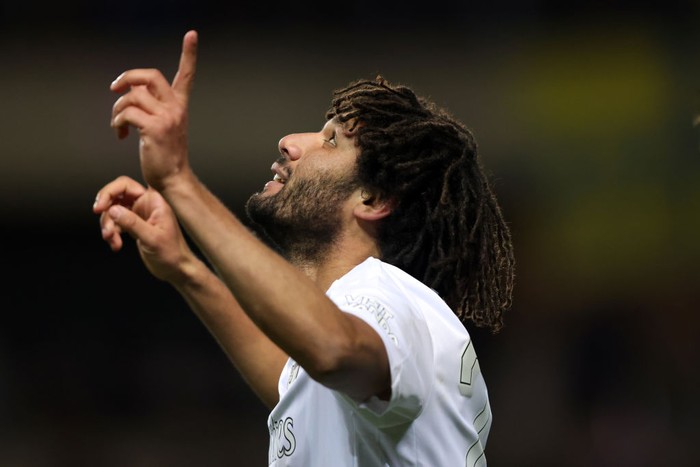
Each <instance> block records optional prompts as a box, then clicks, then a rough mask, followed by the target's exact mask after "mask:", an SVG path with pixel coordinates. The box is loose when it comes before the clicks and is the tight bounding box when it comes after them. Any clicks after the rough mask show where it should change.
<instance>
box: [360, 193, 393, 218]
mask: <svg viewBox="0 0 700 467" xmlns="http://www.w3.org/2000/svg"><path fill="white" fill-rule="evenodd" d="M392 209H393V203H392V202H391V200H388V199H383V198H380V197H378V196H375V195H373V194H371V193H370V192H368V191H367V190H361V191H360V192H359V196H358V201H357V203H356V204H355V208H354V209H353V214H354V215H355V217H357V218H358V219H361V220H365V221H377V220H379V219H383V218H385V217H386V216H388V215H389V214H391V211H392Z"/></svg>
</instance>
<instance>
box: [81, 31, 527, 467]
mask: <svg viewBox="0 0 700 467" xmlns="http://www.w3.org/2000/svg"><path fill="white" fill-rule="evenodd" d="M196 47H197V33H196V32H195V31H189V32H188V33H187V34H185V37H184V39H183V50H182V55H181V58H180V65H179V68H178V72H177V74H176V76H175V78H174V80H173V82H172V84H170V83H168V82H167V81H166V79H165V78H164V77H163V75H162V74H161V73H160V72H159V71H157V70H152V69H135V70H129V71H126V72H125V73H123V74H122V75H120V76H119V77H118V78H117V79H116V80H115V81H114V82H113V83H112V85H111V89H112V90H113V91H115V92H118V93H123V94H122V96H121V97H120V98H119V99H118V100H117V101H116V102H115V104H114V107H113V111H112V121H111V125H112V126H113V127H114V128H115V129H116V131H117V133H118V135H119V137H122V138H123V137H125V136H126V135H127V134H128V131H129V128H130V127H135V128H137V129H138V131H139V137H140V144H139V151H140V161H141V169H142V174H143V177H144V179H145V181H146V183H147V187H144V186H142V185H141V184H140V183H138V182H136V181H134V180H132V179H130V178H127V177H119V178H117V179H115V180H114V181H112V182H111V183H109V184H107V185H106V186H105V187H103V188H102V189H101V190H100V192H99V193H98V197H97V199H96V201H95V204H94V207H93V209H94V212H95V213H97V214H99V215H100V223H101V227H102V237H103V238H104V240H105V241H106V242H107V243H108V244H109V245H110V246H111V248H112V249H113V250H115V251H118V250H119V249H120V248H121V247H122V245H123V238H122V234H123V233H128V234H130V235H131V236H133V237H134V238H135V239H136V240H137V245H138V249H139V253H140V255H141V258H142V259H143V261H144V263H145V265H146V266H147V267H148V269H149V270H150V271H151V272H152V273H153V274H154V275H155V276H156V277H158V278H160V279H163V280H165V281H167V282H169V283H170V284H172V285H173V286H174V287H175V288H176V289H177V290H178V292H179V293H180V294H181V295H182V296H183V297H184V299H185V300H186V301H187V303H188V304H189V305H190V307H191V308H192V309H193V310H194V312H195V313H196V314H197V315H198V316H199V318H200V319H201V320H202V322H203V323H204V324H205V325H206V326H207V328H208V329H209V330H210V331H211V333H212V334H213V336H214V337H215V338H216V339H217V341H218V342H219V344H220V345H221V347H222V348H223V350H224V351H225V352H226V353H227V355H228V356H229V358H230V359H231V361H232V362H233V364H234V365H235V366H236V368H237V369H238V370H239V371H240V373H241V375H242V376H243V377H244V378H245V380H246V381H247V382H248V384H249V385H250V387H251V388H252V389H253V390H254V391H255V393H256V394H257V395H258V396H259V397H260V398H261V400H262V401H263V402H264V403H265V404H266V405H267V406H269V407H270V408H271V409H272V412H271V414H270V417H269V419H268V426H269V430H270V449H269V464H270V465H274V466H282V465H295V466H304V467H309V466H331V465H332V466H346V465H347V466H384V465H390V466H405V465H421V466H431V467H435V466H450V467H451V466H455V465H469V466H472V465H485V463H486V460H485V456H484V446H485V444H486V440H487V437H488V432H489V428H490V425H491V410H490V406H489V401H488V393H487V390H486V385H485V382H484V379H483V377H482V375H481V372H480V369H479V365H478V360H477V358H476V353H475V351H474V346H473V345H472V342H471V340H470V337H469V334H468V332H467V330H466V329H465V327H464V325H463V323H466V322H473V323H475V324H476V325H478V326H486V327H490V328H491V329H492V330H494V332H495V331H498V330H499V328H500V327H501V325H502V313H503V312H504V311H505V310H506V309H507V308H508V307H509V306H510V302H511V294H512V287H513V268H514V260H513V252H512V245H511V240H510V233H509V230H508V228H507V225H506V223H505V221H504V220H503V217H502V215H501V211H500V208H499V206H498V203H497V201H496V198H495V196H494V194H493V192H492V190H491V188H490V186H489V183H488V181H487V180H486V177H485V176H484V174H483V172H482V169H481V168H480V165H479V162H478V160H477V154H476V145H475V142H474V141H473V138H472V136H471V134H470V133H469V131H467V130H466V129H465V128H464V127H463V125H461V124H460V123H458V122H457V121H455V120H454V119H453V118H452V117H450V116H449V115H448V114H447V113H446V112H444V111H443V110H440V109H438V108H436V107H435V106H434V105H433V104H431V103H429V102H427V101H425V100H423V99H421V98H418V97H416V96H415V94H414V93H413V92H412V91H411V90H410V89H408V88H407V87H403V86H392V85H390V84H388V83H387V82H386V81H384V80H383V79H381V78H377V79H376V80H373V81H359V82H356V83H353V84H352V85H351V86H349V87H348V88H346V89H344V90H341V91H338V92H336V93H335V95H334V99H333V102H332V105H331V107H330V110H329V111H328V113H327V121H326V123H325V125H324V126H323V128H322V129H321V131H319V132H317V133H303V134H293V135H288V136H286V137H284V138H282V139H281V140H280V142H279V151H280V157H279V159H278V160H277V161H276V162H275V163H274V164H273V165H272V173H273V179H272V180H271V181H269V182H267V183H266V184H265V187H264V188H263V190H262V191H261V192H260V193H257V194H254V195H253V196H252V197H251V198H250V200H249V201H248V203H247V204H246V210H247V213H248V214H249V216H250V218H251V220H252V221H253V222H254V223H255V225H256V226H258V227H259V232H260V235H265V236H266V240H267V241H266V242H263V241H261V240H260V237H259V236H257V235H256V234H253V233H251V232H250V231H249V230H248V228H247V227H246V226H244V224H242V223H241V222H240V221H239V220H238V219H237V218H236V217H235V216H234V215H233V214H232V213H231V212H230V211H229V210H228V209H227V208H226V207H225V206H224V205H223V204H222V203H221V202H220V201H219V200H218V199H217V198H216V197H215V196H214V195H213V194H212V193H211V192H210V191H209V190H208V189H207V188H206V187H205V186H204V184H202V183H201V182H200V181H199V180H198V179H197V177H196V175H195V174H194V173H193V171H192V168H191V166H190V164H189V160H188V150H187V104H188V98H189V95H190V92H191V89H192V85H193V80H194V73H195V65H196ZM179 225H182V226H183V227H184V229H185V230H186V231H187V232H188V234H189V235H190V237H191V238H192V240H193V241H194V242H195V244H196V245H197V246H198V248H199V249H201V251H202V252H203V253H204V255H205V256H206V258H207V260H208V262H209V263H210V264H211V266H212V267H213V269H214V271H212V270H210V269H208V267H207V265H205V263H204V262H203V261H201V260H200V259H198V258H197V256H196V255H195V254H194V253H193V252H192V251H191V250H190V248H189V247H188V245H187V243H186V242H185V240H184V238H183V235H182V233H181V231H180V230H179ZM441 297H442V298H441Z"/></svg>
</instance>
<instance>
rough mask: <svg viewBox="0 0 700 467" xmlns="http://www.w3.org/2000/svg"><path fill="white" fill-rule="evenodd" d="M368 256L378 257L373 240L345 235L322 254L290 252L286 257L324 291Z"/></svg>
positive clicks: (377, 250) (377, 249)
mask: <svg viewBox="0 0 700 467" xmlns="http://www.w3.org/2000/svg"><path fill="white" fill-rule="evenodd" d="M370 256H373V257H375V258H379V257H380V251H379V248H378V247H377V245H376V244H375V243H374V242H367V241H364V239H358V238H357V237H355V238H348V237H345V238H344V239H338V240H337V241H336V242H334V243H333V245H331V247H330V248H328V249H327V250H326V252H325V254H323V255H318V254H314V255H313V256H312V257H308V256H300V255H297V254H291V255H289V256H288V258H287V259H288V260H289V261H290V262H291V263H292V264H293V265H294V266H296V267H297V268H298V269H299V270H301V271H302V272H303V273H304V274H306V275H307V276H308V277H309V278H310V279H311V280H312V281H314V282H315V283H316V285H318V287H319V288H320V289H321V290H323V291H324V292H325V291H326V290H328V288H329V287H330V286H331V284H333V282H334V281H336V280H338V279H340V278H341V277H343V276H344V275H345V274H347V273H348V272H350V271H351V270H352V269H353V268H354V267H355V266H357V265H358V264H360V263H362V262H363V261H365V260H366V259H367V258H369V257H370Z"/></svg>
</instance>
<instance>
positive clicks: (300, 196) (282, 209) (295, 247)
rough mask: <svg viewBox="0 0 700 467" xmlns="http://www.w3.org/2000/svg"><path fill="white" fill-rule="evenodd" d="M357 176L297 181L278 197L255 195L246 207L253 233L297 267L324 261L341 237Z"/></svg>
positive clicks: (328, 175)
mask: <svg viewBox="0 0 700 467" xmlns="http://www.w3.org/2000/svg"><path fill="white" fill-rule="evenodd" d="M357 187H358V183H357V181H356V178H355V176H354V174H344V175H342V176H338V175H334V174H330V173H322V174H320V175H319V176H318V177H317V178H315V179H293V180H292V181H288V182H287V183H286V184H285V186H284V187H283V188H282V190H280V191H279V192H278V193H276V194H274V195H270V196H265V195H264V194H262V193H255V194H254V195H252V196H251V197H250V198H249V199H248V201H247V202H246V205H245V210H246V214H247V215H248V218H249V219H250V220H251V221H252V223H253V225H252V227H253V229H254V230H255V231H256V232H258V233H259V234H262V235H263V236H264V237H265V238H266V239H267V242H268V244H269V245H270V246H271V247H273V248H274V249H276V250H277V251H278V252H279V253H281V254H282V255H283V256H285V257H286V258H287V259H288V260H290V261H291V262H292V263H295V264H298V265H300V264H310V263H318V262H320V261H322V260H323V259H324V257H325V256H326V255H327V253H328V252H329V251H330V249H331V247H332V246H333V245H334V243H335V241H336V240H337V238H338V235H339V234H340V230H341V228H342V218H341V216H342V206H343V203H345V202H346V201H347V199H348V196H349V195H350V194H351V193H352V192H353V191H355V190H356V189H357Z"/></svg>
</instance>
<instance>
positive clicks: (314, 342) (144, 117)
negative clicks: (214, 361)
mask: <svg viewBox="0 0 700 467" xmlns="http://www.w3.org/2000/svg"><path fill="white" fill-rule="evenodd" d="M196 49H197V35H196V33H195V32H193V31H190V32H188V33H187V34H186V35H185V37H184V40H183V49H182V54H181V58H180V67H179V70H178V73H177V75H176V78H175V79H174V81H173V83H172V85H170V84H169V83H168V82H167V80H166V79H165V78H164V77H163V75H162V74H161V73H160V72H159V71H157V70H146V69H138V70H130V71H127V72H125V73H123V74H122V75H120V76H119V77H118V78H117V79H116V80H115V81H114V82H113V83H112V86H111V89H112V90H113V91H115V92H120V93H125V94H124V95H123V96H122V97H121V98H120V99H119V100H118V101H117V102H116V103H115V105H114V108H113V113H112V126H113V127H115V128H116V129H117V131H118V133H119V134H120V135H123V134H124V133H125V131H126V130H125V128H126V127H128V126H129V125H131V126H134V127H136V128H137V129H138V130H139V135H140V145H139V147H140V156H141V169H142V173H143V175H144V178H145V179H146V181H147V183H148V184H149V185H150V186H152V187H154V188H155V189H156V190H157V191H159V192H160V193H161V194H162V195H163V196H164V197H165V199H167V201H168V203H169V204H170V205H171V206H172V208H173V210H174V211H175V213H176V215H177V218H178V219H179V221H180V223H181V224H182V225H183V227H184V228H185V229H186V230H187V232H188V233H189V234H190V237H191V238H192V239H193V240H194V241H195V243H196V244H197V245H198V247H199V248H200V249H201V251H202V252H203V253H204V254H205V255H206V256H207V258H208V260H209V261H210V263H211V264H212V265H213V266H214V268H215V269H216V271H217V273H218V275H219V276H220V277H221V278H222V280H223V281H224V283H225V284H226V285H227V286H228V288H229V289H230V290H231V291H232V292H233V295H234V296H235V297H236V300H237V301H238V303H240V305H241V306H242V308H243V309H244V310H245V312H246V313H247V314H248V316H249V317H250V318H251V319H252V321H253V322H254V323H255V324H256V325H257V327H258V328H259V329H260V330H262V331H263V332H264V333H265V334H266V335H267V336H268V337H269V338H270V339H271V340H272V341H273V342H274V343H275V344H276V345H278V346H279V347H280V348H281V349H282V350H283V351H284V352H285V353H287V354H288V355H290V356H291V357H293V358H294V359H295V360H296V361H297V362H298V363H299V364H300V365H301V366H302V367H304V369H305V370H306V371H307V372H308V373H309V374H310V375H311V376H312V377H313V378H315V379H316V380H318V381H320V382H321V383H323V384H325V385H327V386H329V387H331V388H334V389H338V390H341V391H343V392H345V393H346V394H348V395H350V396H351V397H353V398H355V399H357V400H364V399H366V398H368V397H370V396H372V395H379V394H386V393H387V390H388V389H389V384H390V383H389V370H388V362H387V356H386V350H385V348H384V346H383V343H382V341H381V338H380V337H379V336H378V334H377V333H376V332H375V331H374V330H373V329H372V328H371V326H369V325H368V324H367V323H365V322H363V321H362V320H360V319H359V318H356V317H354V316H351V315H349V314H346V313H343V312H341V311H340V310H339V309H338V307H337V306H336V305H335V304H334V303H333V302H332V301H331V300H330V299H329V298H328V297H327V296H326V295H325V291H324V290H322V289H321V288H320V287H319V286H317V285H316V284H315V283H314V282H313V281H312V280H311V279H310V278H309V277H307V276H306V275H305V274H303V273H302V272H301V271H300V270H298V269H297V268H296V267H294V266H292V265H291V264H290V263H289V262H287V261H286V260H285V259H284V258H282V257H281V256H280V255H278V254H277V253H276V252H274V251H273V250H271V249H270V248H268V247H267V246H266V245H265V244H263V243H262V242H261V241H260V240H259V239H258V238H257V237H255V236H254V235H253V234H252V233H251V232H250V231H249V230H248V229H247V228H246V227H245V226H244V225H243V224H242V223H241V222H240V221H239V220H238V219H237V218H236V216H235V215H233V213H231V212H230V211H229V210H228V209H227V208H226V207H225V206H224V205H223V203H221V202H220V200H219V199H217V198H216V197H215V196H214V195H213V194H212V193H211V192H210V191H209V190H208V189H207V188H206V186H204V184H202V183H201V182H200V181H199V180H198V179H197V177H196V175H195V174H194V173H193V171H192V169H191V166H190V164H189V160H188V150H187V149H188V148H187V104H188V100H189V94H190V92H191V89H192V84H193V82H194V70H195V67H196Z"/></svg>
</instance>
